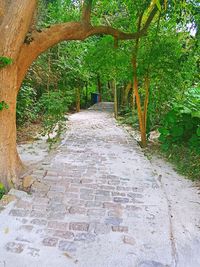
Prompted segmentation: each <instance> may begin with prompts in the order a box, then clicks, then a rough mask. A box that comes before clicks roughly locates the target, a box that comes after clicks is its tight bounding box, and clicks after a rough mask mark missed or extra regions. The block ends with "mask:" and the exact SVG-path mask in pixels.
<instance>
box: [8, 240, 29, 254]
mask: <svg viewBox="0 0 200 267" xmlns="http://www.w3.org/2000/svg"><path fill="white" fill-rule="evenodd" d="M24 247H25V246H24V244H21V243H17V242H8V243H7V244H6V247H5V248H6V250H7V251H9V252H13V253H17V254H19V253H22V252H23V250H24Z"/></svg>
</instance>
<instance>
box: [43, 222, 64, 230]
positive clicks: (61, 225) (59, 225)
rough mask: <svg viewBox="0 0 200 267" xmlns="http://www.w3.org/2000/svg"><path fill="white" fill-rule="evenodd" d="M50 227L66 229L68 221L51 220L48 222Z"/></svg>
mask: <svg viewBox="0 0 200 267" xmlns="http://www.w3.org/2000/svg"><path fill="white" fill-rule="evenodd" d="M47 226H48V228H52V229H56V230H60V231H66V230H67V229H68V223H66V222H59V221H49V222H48V225H47Z"/></svg>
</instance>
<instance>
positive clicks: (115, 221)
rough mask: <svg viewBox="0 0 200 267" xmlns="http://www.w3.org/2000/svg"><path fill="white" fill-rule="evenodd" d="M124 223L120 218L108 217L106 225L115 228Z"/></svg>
mask: <svg viewBox="0 0 200 267" xmlns="http://www.w3.org/2000/svg"><path fill="white" fill-rule="evenodd" d="M122 222H123V219H121V218H118V217H108V218H106V219H105V224H110V225H113V226H118V225H120V224H121V223H122Z"/></svg>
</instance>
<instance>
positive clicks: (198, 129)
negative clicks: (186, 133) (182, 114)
mask: <svg viewBox="0 0 200 267" xmlns="http://www.w3.org/2000/svg"><path fill="white" fill-rule="evenodd" d="M197 136H200V126H199V127H198V128H197Z"/></svg>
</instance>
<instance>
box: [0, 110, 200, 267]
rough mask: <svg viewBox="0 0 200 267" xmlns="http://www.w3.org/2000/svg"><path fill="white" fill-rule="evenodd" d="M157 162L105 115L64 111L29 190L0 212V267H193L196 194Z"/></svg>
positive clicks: (197, 244)
mask: <svg viewBox="0 0 200 267" xmlns="http://www.w3.org/2000/svg"><path fill="white" fill-rule="evenodd" d="M156 164H157V165H156ZM162 164H163V163H162V162H161V163H159V162H158V163H155V162H153V163H150V162H149V161H148V160H147V159H146V158H145V156H144V155H143V153H142V151H141V149H140V148H139V147H138V145H137V143H136V142H135V141H134V140H133V139H132V138H131V137H130V136H129V135H128V133H126V131H125V130H124V129H122V128H121V127H119V126H117V125H116V122H115V120H114V119H113V118H112V117H111V115H110V114H109V113H104V112H99V111H92V110H91V111H84V112H80V113H77V114H74V115H72V116H71V117H70V123H69V129H68V130H67V132H66V135H65V137H64V139H63V140H62V142H61V145H60V146H59V147H58V149H57V151H55V153H54V154H53V155H51V156H49V157H46V158H45V160H44V161H43V162H42V164H41V166H40V167H39V168H38V169H37V170H35V171H34V172H33V174H32V176H33V177H34V178H36V179H37V182H35V183H34V185H33V187H32V192H31V194H30V195H27V194H26V193H23V192H21V193H20V192H16V191H12V192H13V193H12V194H15V195H17V196H18V197H17V199H16V200H15V201H13V202H11V203H10V204H9V205H7V206H6V207H5V209H4V210H2V211H1V213H0V266H1V267H4V266H6V267H25V266H27V267H28V266H29V267H37V266H38V267H39V266H40V267H47V266H48V267H55V266H58V267H73V266H78V267H136V266H138V267H162V266H163V267H164V266H165V267H166V266H170V267H173V266H178V267H199V266H200V256H199V255H200V230H199V227H200V220H199V218H200V204H199V203H200V199H199V195H198V191H197V189H196V188H195V187H194V186H193V184H192V182H190V181H188V180H184V179H183V178H181V177H179V176H178V175H177V174H176V173H175V172H174V171H172V170H171V169H170V168H169V167H167V166H163V165H162Z"/></svg>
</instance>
